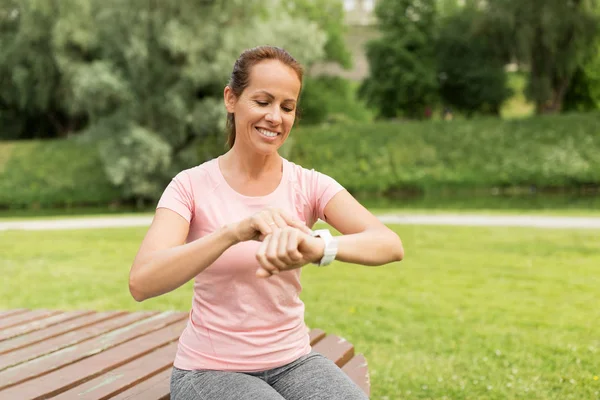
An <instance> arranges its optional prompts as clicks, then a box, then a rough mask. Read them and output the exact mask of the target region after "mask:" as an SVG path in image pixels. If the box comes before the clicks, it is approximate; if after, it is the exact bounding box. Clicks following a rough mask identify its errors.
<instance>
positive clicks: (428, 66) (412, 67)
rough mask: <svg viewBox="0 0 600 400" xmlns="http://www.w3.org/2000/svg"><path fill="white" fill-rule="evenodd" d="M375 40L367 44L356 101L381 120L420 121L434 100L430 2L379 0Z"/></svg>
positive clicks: (418, 0) (427, 0) (434, 75)
mask: <svg viewBox="0 0 600 400" xmlns="http://www.w3.org/2000/svg"><path fill="white" fill-rule="evenodd" d="M376 14H377V17H378V19H379V28H380V31H381V37H380V38H378V39H374V40H372V41H370V42H369V43H368V44H367V49H366V53H367V59H368V61H369V69H370V72H369V76H368V77H367V79H365V81H364V83H363V86H362V87H361V89H360V94H361V97H363V98H365V99H366V100H367V102H368V104H369V105H371V106H373V107H376V108H377V109H378V110H379V112H380V113H381V115H382V116H383V117H386V118H391V117H397V116H406V117H410V118H421V117H423V116H424V114H425V109H426V108H427V107H429V106H431V105H432V104H433V103H434V102H435V99H436V91H437V78H436V67H435V55H434V48H433V46H432V43H434V38H435V30H434V27H435V24H434V21H435V1H434V0H381V1H379V2H378V4H377V8H376Z"/></svg>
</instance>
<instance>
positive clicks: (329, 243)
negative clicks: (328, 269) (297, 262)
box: [312, 229, 338, 267]
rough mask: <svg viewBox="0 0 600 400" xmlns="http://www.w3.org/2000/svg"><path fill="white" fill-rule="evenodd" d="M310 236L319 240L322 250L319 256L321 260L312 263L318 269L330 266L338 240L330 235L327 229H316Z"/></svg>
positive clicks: (335, 252)
mask: <svg viewBox="0 0 600 400" xmlns="http://www.w3.org/2000/svg"><path fill="white" fill-rule="evenodd" d="M312 236H314V237H317V238H319V240H320V242H321V246H322V247H320V248H321V249H322V251H321V254H320V256H321V258H319V259H318V260H316V261H314V263H315V264H317V265H318V266H320V267H325V266H327V265H329V264H331V263H332V262H333V260H335V258H336V256H337V252H338V239H337V238H336V237H334V236H333V235H331V232H329V229H317V230H316V231H313V233H312Z"/></svg>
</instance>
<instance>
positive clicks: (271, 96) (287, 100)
mask: <svg viewBox="0 0 600 400" xmlns="http://www.w3.org/2000/svg"><path fill="white" fill-rule="evenodd" d="M260 94H264V95H267V96H268V97H269V98H270V99H275V96H273V95H272V94H271V93H269V92H267V91H266V90H259V91H258V92H256V93H255V94H254V96H258V95H260ZM284 101H285V102H289V101H291V102H294V103H296V99H285V100H284Z"/></svg>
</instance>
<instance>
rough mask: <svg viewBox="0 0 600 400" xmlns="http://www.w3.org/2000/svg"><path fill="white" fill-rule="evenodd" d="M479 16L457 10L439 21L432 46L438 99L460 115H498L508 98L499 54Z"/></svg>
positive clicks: (470, 9) (472, 11)
mask: <svg viewBox="0 0 600 400" xmlns="http://www.w3.org/2000/svg"><path fill="white" fill-rule="evenodd" d="M481 22H482V18H481V12H480V11H478V10H477V9H476V8H474V7H470V6H467V7H464V8H462V9H457V10H456V11H455V12H454V13H453V14H449V15H447V16H446V17H444V18H442V19H441V20H440V22H439V23H440V27H439V35H438V39H437V42H436V55H437V65H438V76H439V77H440V97H441V99H442V100H443V102H444V103H445V104H447V105H449V106H452V107H453V108H455V109H457V110H459V111H462V112H464V113H465V114H466V115H467V116H471V115H473V114H474V113H482V114H492V115H499V113H500V106H501V105H502V103H503V102H504V101H505V100H506V99H507V98H508V97H509V96H510V94H511V93H510V90H509V89H508V88H507V84H506V83H507V82H506V81H507V77H506V72H505V68H504V65H505V63H504V60H503V57H502V54H501V53H500V52H498V51H496V49H495V47H494V46H493V45H492V43H491V38H490V37H489V36H486V35H485V32H484V31H483V29H482V25H481Z"/></svg>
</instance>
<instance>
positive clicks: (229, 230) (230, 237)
mask: <svg viewBox="0 0 600 400" xmlns="http://www.w3.org/2000/svg"><path fill="white" fill-rule="evenodd" d="M219 234H220V235H221V236H222V237H223V240H225V241H226V242H227V244H228V245H229V246H233V245H234V244H238V243H240V242H241V240H240V238H239V237H238V235H237V230H236V227H235V224H227V225H224V226H223V227H221V230H220V231H219Z"/></svg>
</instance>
